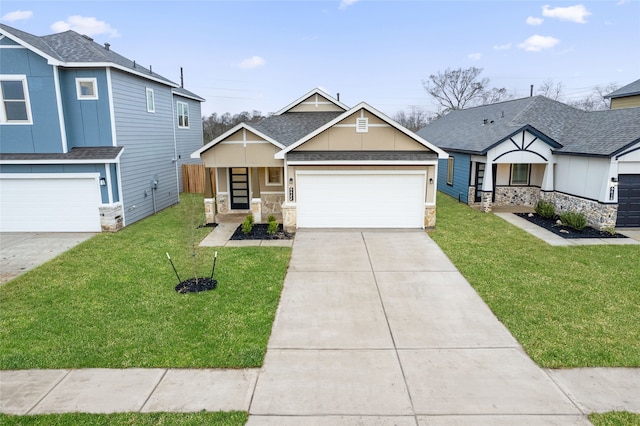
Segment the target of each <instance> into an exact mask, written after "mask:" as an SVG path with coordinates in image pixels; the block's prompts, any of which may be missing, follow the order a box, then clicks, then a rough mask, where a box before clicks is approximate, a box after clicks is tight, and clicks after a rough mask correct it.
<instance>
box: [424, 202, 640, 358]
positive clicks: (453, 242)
mask: <svg viewBox="0 0 640 426" xmlns="http://www.w3.org/2000/svg"><path fill="white" fill-rule="evenodd" d="M431 237H432V238H433V239H434V240H435V242H436V243H437V244H438V245H439V246H440V247H441V248H442V249H443V250H444V252H445V253H446V254H447V256H449V258H450V259H451V260H452V261H453V263H454V264H455V265H456V266H457V267H458V269H459V270H460V272H462V274H463V275H464V276H465V277H466V278H467V280H468V281H469V282H470V283H471V285H472V286H473V287H474V288H475V289H476V291H477V292H478V293H479V294H480V296H481V297H482V298H483V299H484V300H485V301H486V302H487V304H488V305H489V306H490V308H491V309H492V310H493V312H494V313H495V314H496V315H497V316H498V318H499V319H500V320H501V321H502V322H503V323H504V324H505V325H506V326H507V327H508V328H509V330H510V331H511V333H513V335H514V336H515V337H516V339H518V341H519V342H520V343H521V344H522V346H523V347H524V349H525V350H526V351H527V353H528V354H529V355H530V356H531V357H532V358H533V360H534V361H535V362H536V363H538V364H539V365H540V366H542V367H548V368H569V367H640V327H638V324H640V308H639V307H640V246H637V245H636V246H605V245H597V246H573V247H552V246H549V245H548V244H546V243H545V242H543V241H541V240H539V239H538V238H536V237H533V236H531V235H529V234H528V233H526V232H525V231H522V230H521V229H519V228H517V227H515V226H513V225H511V224H509V223H507V222H506V221H504V220H502V219H500V218H499V217H497V216H495V215H493V214H486V213H481V212H479V211H476V210H474V209H472V208H470V207H468V206H466V205H464V204H460V203H458V202H457V201H456V200H454V199H453V198H451V197H449V196H446V195H444V194H442V193H438V219H437V225H436V230H435V231H434V232H433V233H431Z"/></svg>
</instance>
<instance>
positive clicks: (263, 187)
mask: <svg viewBox="0 0 640 426" xmlns="http://www.w3.org/2000/svg"><path fill="white" fill-rule="evenodd" d="M282 173H283V174H282V185H267V168H266V167H260V168H259V169H258V176H259V178H258V179H259V182H260V192H283V191H284V171H283V172H282Z"/></svg>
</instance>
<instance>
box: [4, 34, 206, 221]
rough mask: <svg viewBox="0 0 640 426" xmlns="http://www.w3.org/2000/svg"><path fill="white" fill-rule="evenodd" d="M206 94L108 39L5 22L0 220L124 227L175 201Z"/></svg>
mask: <svg viewBox="0 0 640 426" xmlns="http://www.w3.org/2000/svg"><path fill="white" fill-rule="evenodd" d="M203 101H204V99H203V98H201V97H199V96H197V95H195V94H193V93H191V92H189V91H187V90H185V89H184V88H183V87H181V85H179V84H176V83H174V82H172V81H170V80H168V79H166V78H164V77H162V76H161V75H159V74H157V73H155V72H154V71H153V70H152V69H151V67H149V68H145V67H143V66H141V65H140V64H137V63H136V62H135V61H132V60H129V59H127V58H124V57H123V56H121V55H119V54H117V53H116V52H114V51H113V50H112V49H111V48H110V45H109V44H105V45H100V44H98V43H95V42H94V41H93V40H92V39H91V38H88V37H86V36H83V35H80V34H78V33H76V32H74V31H66V32H63V33H58V34H52V35H48V36H44V37H38V36H35V35H32V34H28V33H26V32H23V31H20V30H17V29H15V28H12V27H9V26H6V25H1V24H0V231H2V232H99V231H101V230H102V231H116V230H118V229H121V228H122V227H123V226H126V225H129V224H131V223H133V222H136V221H138V220H140V219H142V218H144V217H146V216H148V215H150V214H153V213H154V212H157V211H159V210H162V209H164V208H166V207H168V206H171V205H173V204H176V203H177V202H178V201H179V193H180V190H181V188H182V176H181V169H182V167H181V165H182V164H184V163H189V162H194V161H195V162H197V160H192V159H190V155H189V154H190V153H191V152H193V151H195V150H196V149H198V148H200V147H201V146H202V120H201V102H203Z"/></svg>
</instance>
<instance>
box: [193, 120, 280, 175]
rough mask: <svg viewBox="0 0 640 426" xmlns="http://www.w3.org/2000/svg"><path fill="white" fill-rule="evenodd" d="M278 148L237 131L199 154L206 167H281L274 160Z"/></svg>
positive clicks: (250, 134)
mask: <svg viewBox="0 0 640 426" xmlns="http://www.w3.org/2000/svg"><path fill="white" fill-rule="evenodd" d="M278 151H280V148H278V147H277V146H275V145H273V144H272V143H270V142H268V141H265V140H264V139H263V138H260V137H259V136H257V135H255V134H254V133H252V132H249V131H247V130H244V129H243V130H239V131H237V132H235V133H233V134H232V135H230V136H229V137H227V138H226V139H225V140H223V141H221V142H219V143H218V144H216V145H214V146H213V147H211V148H210V149H208V150H207V151H205V152H203V153H202V154H200V158H202V162H203V163H204V165H205V166H206V167H266V166H282V165H283V164H284V161H283V160H276V159H275V158H274V156H275V154H276V153H277V152H278Z"/></svg>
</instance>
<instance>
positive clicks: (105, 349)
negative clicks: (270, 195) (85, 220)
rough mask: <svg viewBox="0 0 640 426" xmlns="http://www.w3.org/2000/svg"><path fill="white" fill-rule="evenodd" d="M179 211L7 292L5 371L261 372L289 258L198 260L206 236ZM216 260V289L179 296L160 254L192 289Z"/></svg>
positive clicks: (260, 253) (222, 253)
mask: <svg viewBox="0 0 640 426" xmlns="http://www.w3.org/2000/svg"><path fill="white" fill-rule="evenodd" d="M182 200H183V201H182V202H181V203H180V204H179V205H178V206H174V207H172V208H169V209H166V210H164V211H162V212H159V213H158V214H157V215H154V216H151V217H149V218H146V219H144V220H142V221H140V222H138V223H135V224H132V225H130V226H128V227H126V228H125V229H123V230H122V231H120V232H117V233H112V234H111V233H109V234H107V233H104V234H99V235H96V236H95V237H93V238H91V239H90V240H88V241H86V242H84V243H82V244H80V245H78V246H76V247H75V248H73V249H72V250H70V251H68V252H66V253H64V254H63V255H61V256H59V257H57V258H55V259H53V260H52V261H50V262H47V263H46V264H44V265H43V266H41V267H39V268H37V269H35V270H33V271H31V272H28V273H26V274H24V275H23V276H20V277H18V278H16V279H14V280H12V281H10V282H9V283H7V284H5V285H3V286H2V287H0V369H31V368H87V367H93V368H98V367H101V368H128V367H146V368H151V367H165V368H168V367H173V368H186V367H192V368H198V367H230V368H243V367H257V366H260V365H262V361H263V359H264V354H265V352H266V347H267V341H268V338H269V335H270V333H271V325H272V323H273V319H274V316H275V311H276V308H277V305H278V301H279V298H280V292H281V289H282V283H283V280H284V276H285V273H286V269H287V266H288V262H289V258H290V254H291V249H290V248H271V247H246V248H196V249H194V248H193V247H194V246H197V243H198V242H199V241H200V240H201V239H202V238H203V237H204V236H206V234H207V233H208V232H209V231H210V228H200V229H198V228H197V226H198V225H199V224H201V223H202V222H203V214H202V211H203V206H202V197H201V196H194V195H189V194H186V195H183V198H182ZM194 241H195V244H194V243H193V242H194ZM194 250H195V253H196V254H197V256H195V257H194V256H193V253H194ZM216 250H217V251H218V262H217V265H216V271H215V277H216V279H217V280H218V288H217V289H216V290H212V291H205V292H201V293H190V294H178V293H176V291H175V290H174V287H175V285H176V284H177V283H178V280H177V278H176V276H175V275H174V273H173V270H172V268H171V265H170V264H169V261H168V259H167V257H166V254H165V253H166V252H169V253H170V254H171V257H172V259H173V261H174V263H175V265H176V268H177V270H178V272H179V274H180V278H181V279H182V280H185V279H187V278H191V277H193V276H194V259H195V261H196V263H197V264H198V275H199V276H209V275H210V273H211V264H212V260H213V255H214V251H216Z"/></svg>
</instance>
